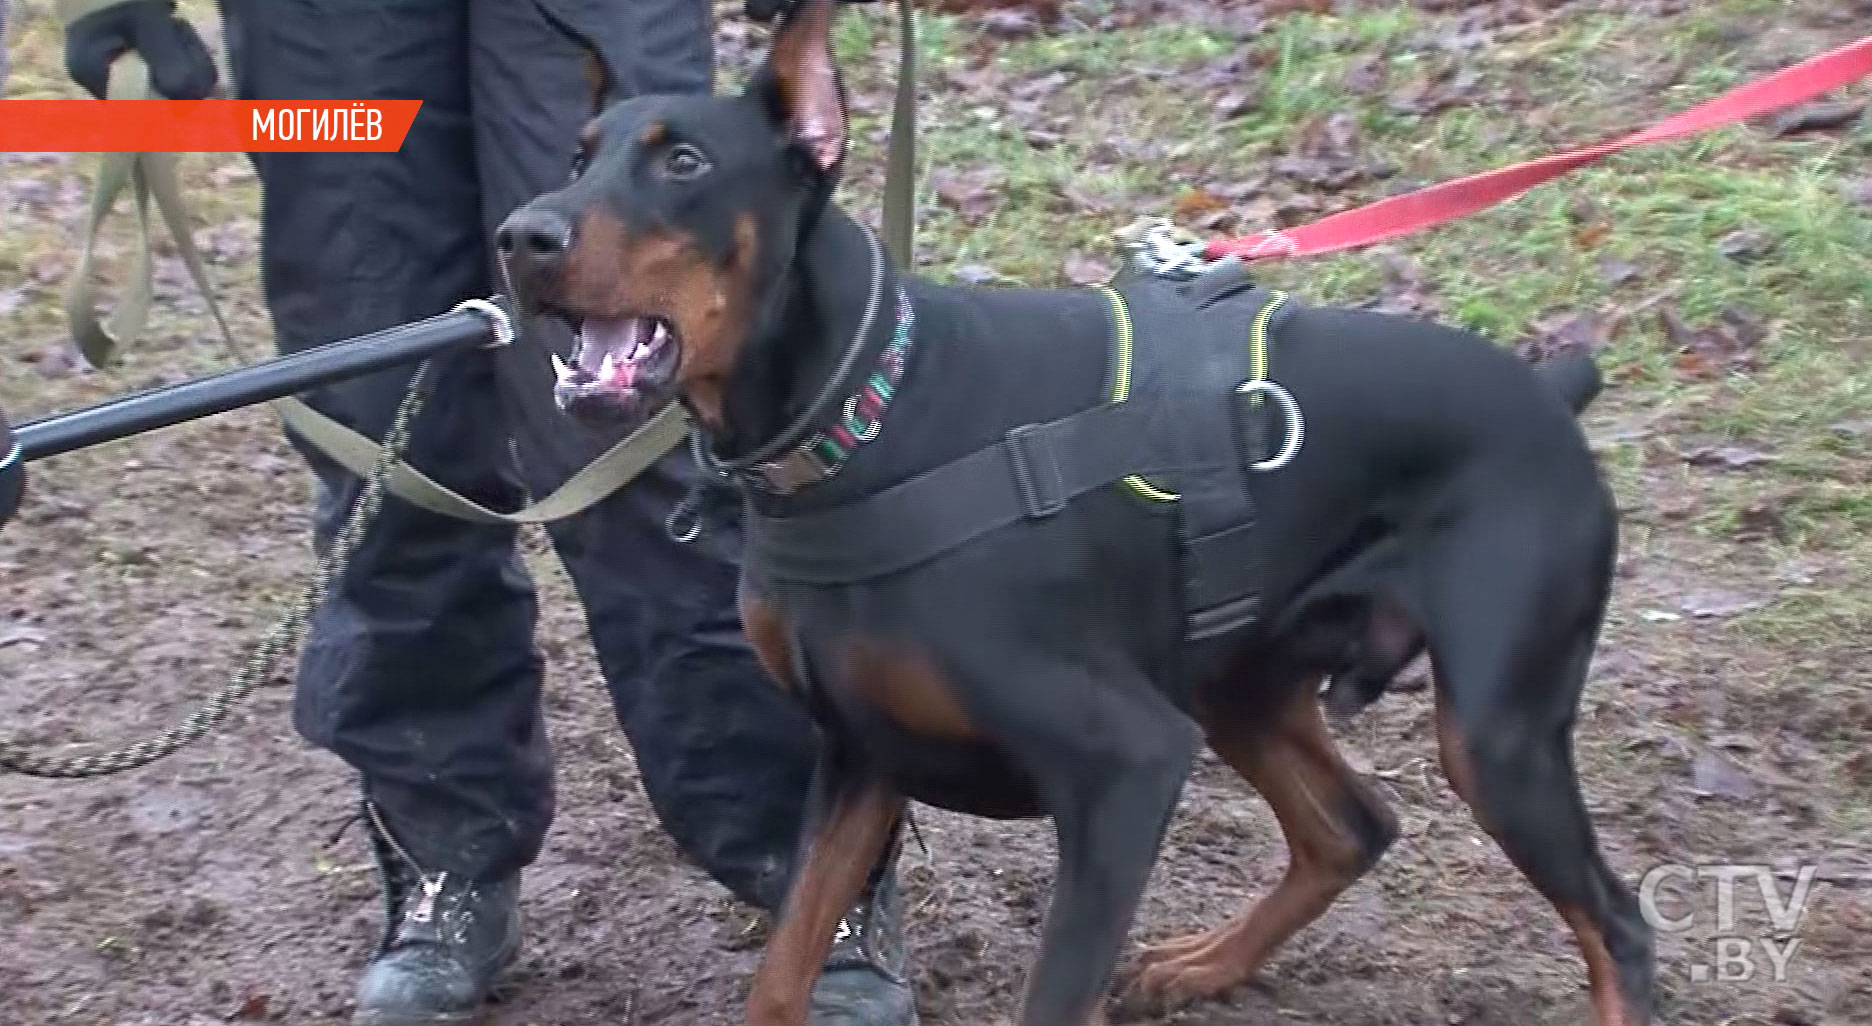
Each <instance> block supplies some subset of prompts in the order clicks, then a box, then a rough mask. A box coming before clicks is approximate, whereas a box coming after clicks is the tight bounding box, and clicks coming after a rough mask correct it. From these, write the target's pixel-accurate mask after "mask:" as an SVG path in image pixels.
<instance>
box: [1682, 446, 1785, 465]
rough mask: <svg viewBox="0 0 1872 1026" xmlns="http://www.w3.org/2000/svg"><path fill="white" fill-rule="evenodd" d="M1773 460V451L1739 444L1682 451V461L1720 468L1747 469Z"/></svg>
mask: <svg viewBox="0 0 1872 1026" xmlns="http://www.w3.org/2000/svg"><path fill="white" fill-rule="evenodd" d="M1774 460H1775V456H1774V454H1773V453H1770V452H1763V451H1761V450H1760V449H1750V448H1747V447H1746V446H1740V445H1705V446H1700V447H1698V448H1695V449H1692V450H1690V451H1689V452H1687V453H1684V462H1685V463H1688V464H1690V465H1691V466H1693V467H1716V468H1719V469H1722V470H1747V469H1748V468H1750V467H1755V466H1760V465H1761V464H1763V463H1773V462H1774Z"/></svg>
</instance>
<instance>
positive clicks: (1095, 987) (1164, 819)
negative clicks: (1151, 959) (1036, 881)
mask: <svg viewBox="0 0 1872 1026" xmlns="http://www.w3.org/2000/svg"><path fill="white" fill-rule="evenodd" d="M1073 697H1074V700H1075V701H1077V700H1079V696H1078V695H1076V694H1075V695H1074V696H1073ZM1099 697H1100V698H1116V696H1113V695H1109V694H1108V695H1101V696H1099ZM1121 707H1122V708H1121ZM1095 709H1101V711H1103V712H1104V713H1106V714H1107V715H1096V714H1094V710H1095ZM1053 715H1054V718H1055V720H1056V722H1057V723H1060V724H1064V723H1073V724H1076V725H1077V729H1075V730H1071V731H1070V733H1069V735H1068V736H1063V737H1055V738H1054V739H1052V740H1054V741H1062V740H1064V741H1070V742H1073V743H1074V746H1073V748H1072V749H1070V750H1062V749H1061V748H1058V747H1053V746H1051V745H1048V746H1047V747H1046V748H1044V749H1040V751H1050V753H1051V757H1050V758H1049V759H1048V760H1047V761H1049V762H1053V765H1051V766H1047V767H1043V766H1041V765H1039V764H1038V763H1039V760H1035V763H1036V764H1035V766H1034V769H1035V776H1036V778H1037V779H1038V780H1039V781H1040V786H1041V788H1042V791H1043V793H1044V794H1045V796H1046V798H1047V802H1048V808H1049V811H1051V812H1052V814H1053V827H1054V830H1055V831H1056V833H1057V834H1058V839H1059V872H1058V875H1057V877H1056V878H1055V880H1054V884H1053V904H1052V907H1051V908H1050V909H1049V910H1048V912H1047V921H1046V929H1045V932H1044V933H1043V935H1042V937H1041V941H1040V958H1039V961H1038V962H1037V963H1036V964H1035V966H1034V971H1033V977H1032V978H1031V979H1030V980H1029V982H1028V986H1027V999H1026V1002H1025V1006H1024V1008H1023V1010H1022V1014H1021V1023H1022V1026H1086V1024H1088V1023H1102V1022H1104V1021H1105V1017H1104V1014H1103V1013H1104V1007H1103V1002H1104V998H1105V994H1106V990H1107V988H1109V987H1110V985H1111V979H1112V974H1113V971H1114V969H1115V968H1116V966H1117V963H1118V955H1119V952H1120V950H1121V949H1122V948H1123V946H1124V941H1125V935H1126V933H1127V932H1129V930H1130V927H1131V921H1132V918H1133V917H1134V916H1135V915H1136V914H1137V907H1138V902H1139V899H1141V898H1142V897H1143V894H1144V887H1145V885H1146V884H1147V883H1148V882H1149V880H1150V873H1151V867H1152V866H1153V865H1155V864H1156V861H1157V853H1158V849H1159V848H1160V847H1161V846H1162V844H1163V836H1164V831H1165V829H1166V828H1167V827H1168V826H1169V823H1170V816H1171V813H1173V812H1174V811H1175V810H1176V804H1177V798H1178V796H1179V795H1180V794H1181V793H1182V790H1183V784H1184V782H1185V780H1187V779H1188V776H1189V770H1190V766H1191V764H1192V763H1193V761H1194V759H1195V754H1196V750H1197V745H1198V744H1199V741H1198V739H1197V736H1196V732H1195V728H1194V727H1193V726H1192V725H1191V724H1190V723H1189V722H1188V721H1187V720H1185V719H1183V718H1182V717H1181V715H1180V714H1178V713H1177V712H1176V711H1175V710H1174V709H1170V708H1168V706H1167V705H1165V704H1160V703H1157V702H1132V701H1112V702H1105V701H1096V700H1095V701H1092V702H1089V703H1087V704H1086V705H1083V706H1081V707H1080V708H1079V709H1077V710H1075V715H1072V716H1067V715H1065V714H1062V713H1060V711H1059V710H1054V713H1053ZM1054 760H1057V761H1054Z"/></svg>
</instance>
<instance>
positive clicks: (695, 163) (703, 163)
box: [663, 143, 709, 179]
mask: <svg viewBox="0 0 1872 1026" xmlns="http://www.w3.org/2000/svg"><path fill="white" fill-rule="evenodd" d="M708 169H709V162H708V158H707V157H704V156H703V155H702V151H701V150H698V149H696V148H695V147H694V146H691V145H689V144H688V143H677V144H676V145H675V146H672V147H670V151H669V153H668V155H666V156H665V157H664V158H663V173H664V174H667V175H669V176H670V177H671V178H676V179H688V178H694V177H696V176H697V175H700V174H702V173H704V172H706V171H707V170H708Z"/></svg>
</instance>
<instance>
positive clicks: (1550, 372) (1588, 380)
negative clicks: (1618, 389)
mask: <svg viewBox="0 0 1872 1026" xmlns="http://www.w3.org/2000/svg"><path fill="white" fill-rule="evenodd" d="M1534 373H1535V374H1536V375H1537V376H1539V378H1540V379H1541V381H1542V382H1543V383H1545V384H1546V386H1547V387H1548V388H1550V389H1552V390H1553V392H1554V394H1555V395H1557V396H1559V397H1560V401H1561V402H1564V403H1566V404H1567V408H1568V409H1571V410H1572V411H1573V415H1574V416H1576V417H1577V416H1579V415H1580V414H1582V413H1584V412H1586V407H1587V406H1590V405H1591V404H1592V401H1593V400H1594V399H1596V398H1598V397H1599V391H1600V389H1601V388H1603V387H1604V385H1605V379H1604V378H1603V377H1601V376H1600V374H1599V364H1598V363H1597V362H1595V361H1594V360H1593V357H1592V354H1591V353H1589V352H1580V351H1575V352H1571V353H1566V354H1563V355H1560V356H1555V357H1553V358H1551V359H1548V360H1544V361H1542V362H1540V363H1537V364H1535V365H1534Z"/></svg>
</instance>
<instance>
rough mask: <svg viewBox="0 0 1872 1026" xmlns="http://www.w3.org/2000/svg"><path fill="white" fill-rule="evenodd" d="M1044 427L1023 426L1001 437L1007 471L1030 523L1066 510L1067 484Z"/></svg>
mask: <svg viewBox="0 0 1872 1026" xmlns="http://www.w3.org/2000/svg"><path fill="white" fill-rule="evenodd" d="M1044 427H1045V425H1042V424H1022V425H1021V426H1019V427H1016V428H1011V429H1009V430H1008V433H1007V435H1006V436H1004V441H1005V444H1006V447H1007V454H1008V468H1009V469H1010V470H1011V471H1013V474H1014V488H1015V489H1016V490H1017V491H1019V492H1020V499H1021V505H1022V506H1023V507H1024V508H1025V509H1026V511H1027V519H1029V520H1043V519H1045V518H1047V517H1050V516H1052V515H1053V514H1055V513H1058V512H1059V511H1060V510H1062V509H1065V508H1066V482H1065V480H1064V478H1063V477H1062V476H1061V474H1060V467H1059V461H1058V460H1057V459H1055V458H1054V455H1053V447H1052V445H1051V444H1050V443H1049V436H1048V435H1047V434H1045V433H1044V432H1043V429H1044Z"/></svg>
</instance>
